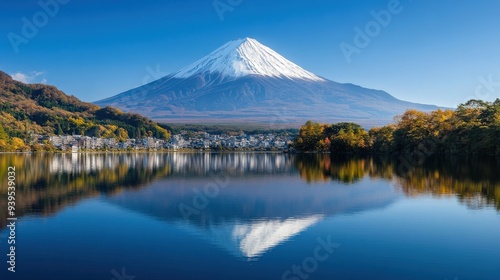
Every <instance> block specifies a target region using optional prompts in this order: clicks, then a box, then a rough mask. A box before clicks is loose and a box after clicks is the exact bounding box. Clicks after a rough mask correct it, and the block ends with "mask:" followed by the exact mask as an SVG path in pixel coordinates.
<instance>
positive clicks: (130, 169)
mask: <svg viewBox="0 0 500 280" xmlns="http://www.w3.org/2000/svg"><path fill="white" fill-rule="evenodd" d="M159 156H160V155H157V154H134V155H125V154H113V155H103V154H100V155H99V154H80V155H76V154H74V155H68V154H47V155H41V154H36V155H26V154H22V155H20V154H10V155H2V156H0V167H1V169H0V178H5V175H6V174H5V172H6V170H7V167H8V166H15V167H16V185H17V186H16V215H17V216H18V217H19V216H22V215H25V214H30V213H39V214H50V213H54V212H56V211H58V210H59V209H61V208H62V207H64V206H65V205H67V204H71V203H74V202H76V201H78V200H80V199H82V198H84V197H89V196H95V195H98V194H110V193H115V192H119V191H120V190H122V189H124V188H136V187H140V186H143V185H145V184H147V183H149V182H151V181H152V180H154V179H155V178H158V177H164V176H167V175H168V174H169V172H170V166H169V165H168V164H165V161H163V160H161V158H159ZM0 195H2V196H3V197H6V195H7V186H6V184H2V185H1V186H0ZM0 209H7V205H6V200H5V199H2V200H0ZM0 212H1V214H0V219H1V224H0V227H4V226H5V221H6V218H7V217H6V211H0Z"/></svg>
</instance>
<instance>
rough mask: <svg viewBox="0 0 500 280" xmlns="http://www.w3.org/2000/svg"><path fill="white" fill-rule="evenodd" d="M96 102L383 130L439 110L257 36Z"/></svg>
mask: <svg viewBox="0 0 500 280" xmlns="http://www.w3.org/2000/svg"><path fill="white" fill-rule="evenodd" d="M96 104H97V105H100V106H113V107H117V108H120V109H122V110H124V111H127V112H137V113H141V114H142V115H145V116H148V117H151V118H153V119H155V120H157V121H167V122H177V123H207V122H211V123H234V122H239V123H260V124H266V123H267V124H271V125H290V126H292V125H297V124H301V123H303V122H304V121H306V120H315V121H320V122H329V123H331V122H336V121H352V122H357V123H360V124H363V125H365V126H373V125H384V124H387V123H388V122H390V121H391V120H392V118H393V117H394V116H395V115H397V114H401V113H403V112H404V111H405V110H407V109H410V108H411V109H418V110H423V111H430V110H434V109H437V107H436V106H432V105H423V104H417V103H410V102H406V101H402V100H399V99H396V98H394V97H393V96H391V95H390V94H388V93H387V92H384V91H381V90H373V89H368V88H363V87H360V86H357V85H354V84H341V83H337V82H334V81H330V80H328V79H325V78H323V77H320V76H318V75H316V74H313V73H311V72H309V71H306V70H304V69H302V68H301V67H300V66H298V65H296V64H294V63H293V62H291V61H289V60H287V59H286V58H284V57H283V56H281V55H280V54H278V53H277V52H275V51H274V50H272V49H270V48H268V47H266V46H264V45H263V44H261V43H259V42H258V41H257V40H255V39H251V38H244V39H239V40H234V41H230V42H228V43H226V44H225V45H223V46H222V47H220V48H218V49H217V50H215V51H214V52H212V53H210V54H209V55H207V56H205V57H203V58H202V59H200V60H198V61H196V62H195V63H193V64H191V65H189V66H187V67H185V68H183V69H181V70H180V71H179V72H177V73H174V74H171V75H167V76H165V77H163V78H161V79H158V80H156V81H154V82H151V83H149V84H146V85H143V86H141V87H138V88H135V89H131V90H129V91H126V92H123V93H120V94H118V95H115V96H113V97H110V98H107V99H103V100H100V101H97V102H96Z"/></svg>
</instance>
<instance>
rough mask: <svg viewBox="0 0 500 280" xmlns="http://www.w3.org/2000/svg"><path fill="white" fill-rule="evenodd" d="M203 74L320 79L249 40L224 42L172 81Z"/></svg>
mask: <svg viewBox="0 0 500 280" xmlns="http://www.w3.org/2000/svg"><path fill="white" fill-rule="evenodd" d="M206 73H218V74H221V75H223V76H224V77H227V78H239V77H244V76H248V75H258V76H264V77H277V78H289V79H301V80H311V81H323V80H324V79H323V78H321V77H319V76H317V75H315V74H313V73H311V72H308V71H306V70H304V69H302V68H301V67H300V66H298V65H297V64H295V63H293V62H291V61H289V60H287V59H286V58H284V57H283V56H281V55H280V54H278V53H277V52H275V51H273V50H272V49H270V48H268V47H266V46H264V45H263V44H261V43H259V42H258V41H257V40H255V39H252V38H244V39H238V40H234V41H230V42H228V43H226V44H225V45H223V46H222V47H220V48H218V49H217V50H215V51H214V52H212V53H211V54H209V55H207V56H205V57H204V58H202V59H200V60H198V61H196V62H195V63H193V64H191V65H189V66H187V67H185V68H184V69H182V70H181V71H179V72H177V73H176V74H174V78H188V77H191V76H193V75H196V74H206Z"/></svg>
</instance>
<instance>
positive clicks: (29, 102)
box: [0, 71, 169, 140]
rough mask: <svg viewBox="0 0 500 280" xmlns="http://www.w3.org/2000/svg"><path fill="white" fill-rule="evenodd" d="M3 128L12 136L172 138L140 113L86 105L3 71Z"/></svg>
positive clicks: (0, 82) (0, 79)
mask: <svg viewBox="0 0 500 280" xmlns="http://www.w3.org/2000/svg"><path fill="white" fill-rule="evenodd" d="M0 125H1V126H2V127H3V128H4V129H5V131H6V132H7V134H8V135H9V136H10V137H19V138H22V139H26V138H28V135H29V134H30V133H35V134H44V135H54V134H84V135H87V136H98V137H106V138H108V137H109V138H111V137H114V138H117V139H120V140H124V139H126V138H127V137H137V136H139V135H142V136H147V135H148V134H150V135H152V136H156V137H158V138H166V137H168V136H169V135H168V131H167V130H166V129H164V128H162V127H160V126H159V125H158V124H157V123H155V122H153V121H151V120H149V119H147V118H144V117H142V116H140V115H137V114H127V113H123V112H121V111H120V110H118V109H115V108H111V107H106V108H100V107H99V106H97V105H94V104H91V103H87V102H82V101H80V100H79V99H78V98H76V97H74V96H68V95H66V94H64V93H63V92H62V91H60V90H58V89H57V88H56V87H54V86H47V85H43V84H24V83H21V82H18V81H15V80H13V79H12V78H11V77H10V76H9V75H7V74H5V73H4V72H2V71H0Z"/></svg>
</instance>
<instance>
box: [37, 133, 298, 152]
mask: <svg viewBox="0 0 500 280" xmlns="http://www.w3.org/2000/svg"><path fill="white" fill-rule="evenodd" d="M292 141H293V136H291V135H275V134H273V133H268V134H255V135H247V134H245V133H240V134H238V135H227V134H220V135H214V134H209V133H206V132H198V133H194V134H193V133H191V134H188V133H183V134H177V135H173V136H172V137H170V139H169V140H162V139H157V138H154V137H146V138H142V139H127V140H126V141H120V142H119V141H117V140H116V139H115V138H99V137H89V136H83V135H56V136H47V135H33V138H32V143H37V144H40V145H44V144H45V145H46V144H49V143H50V144H51V145H53V146H54V147H55V148H56V149H58V150H60V151H67V152H78V151H88V150H165V149H167V150H173V151H176V150H215V151H223V150H261V151H284V150H287V149H288V148H289V145H290V144H291V143H292Z"/></svg>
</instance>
